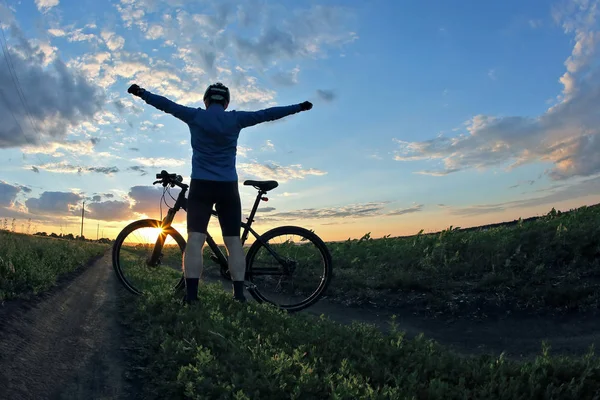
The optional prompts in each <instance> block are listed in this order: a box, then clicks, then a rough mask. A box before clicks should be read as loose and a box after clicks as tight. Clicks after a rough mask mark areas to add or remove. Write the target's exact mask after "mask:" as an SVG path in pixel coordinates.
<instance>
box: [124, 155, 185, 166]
mask: <svg viewBox="0 0 600 400" xmlns="http://www.w3.org/2000/svg"><path fill="white" fill-rule="evenodd" d="M132 161H136V162H138V163H140V164H142V165H143V166H146V167H157V168H160V167H181V166H182V165H185V163H186V162H187V161H185V160H179V159H175V158H163V157H156V158H148V157H138V158H134V159H133V160H132Z"/></svg>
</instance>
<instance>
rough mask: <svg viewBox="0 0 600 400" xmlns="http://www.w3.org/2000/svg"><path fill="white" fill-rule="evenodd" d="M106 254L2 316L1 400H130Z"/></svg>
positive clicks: (113, 284) (113, 282)
mask: <svg viewBox="0 0 600 400" xmlns="http://www.w3.org/2000/svg"><path fill="white" fill-rule="evenodd" d="M117 285H118V281H117V279H116V276H115V275H114V272H113V270H112V268H111V264H110V252H107V253H106V254H105V255H104V256H103V257H102V258H101V259H99V260H97V261H96V262H94V263H93V264H91V265H90V266H89V267H87V268H86V270H85V271H83V272H82V273H81V274H79V275H77V276H76V277H75V278H74V279H73V280H71V281H69V282H65V283H64V287H62V288H61V290H56V291H54V292H53V293H51V294H50V295H48V296H47V297H46V298H44V299H43V300H41V301H39V302H37V304H34V305H33V306H29V307H19V309H17V310H11V312H10V313H8V315H6V316H5V320H4V321H3V323H2V330H1V331H0V387H1V388H2V395H1V396H0V397H1V398H5V399H11V400H17V399H92V398H93V399H121V398H123V399H125V398H127V399H130V398H132V397H131V393H129V387H128V385H127V383H126V381H125V379H124V373H125V368H124V358H123V355H122V352H121V350H120V338H121V337H122V334H121V329H120V326H119V324H118V321H117V318H116V317H117V312H118V309H117V295H118V291H117V290H118V288H117Z"/></svg>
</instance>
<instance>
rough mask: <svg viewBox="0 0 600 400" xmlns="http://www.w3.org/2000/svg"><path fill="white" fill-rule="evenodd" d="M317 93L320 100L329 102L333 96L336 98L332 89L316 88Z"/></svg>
mask: <svg viewBox="0 0 600 400" xmlns="http://www.w3.org/2000/svg"><path fill="white" fill-rule="evenodd" d="M317 95H318V96H319V98H320V99H321V100H324V101H327V102H331V101H333V100H335V98H336V95H335V92H334V91H333V90H323V89H318V90H317Z"/></svg>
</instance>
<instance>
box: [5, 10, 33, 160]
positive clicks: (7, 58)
mask: <svg viewBox="0 0 600 400" xmlns="http://www.w3.org/2000/svg"><path fill="white" fill-rule="evenodd" d="M0 32H2V38H3V39H4V40H3V41H2V40H0V46H1V47H2V54H3V56H4V61H6V66H7V68H8V73H9V74H10V78H11V80H12V81H13V84H14V85H15V87H16V88H17V94H18V95H19V98H20V92H19V90H18V86H17V82H16V81H15V77H14V76H13V74H14V72H13V68H11V67H12V62H9V56H10V54H9V53H8V44H7V43H6V36H5V35H4V28H3V27H2V21H0ZM2 98H3V100H4V101H5V102H6V105H7V108H8V110H9V111H10V113H11V115H12V116H13V119H14V120H15V123H16V124H17V127H18V128H19V131H20V132H21V134H22V135H23V137H24V138H25V140H26V141H27V143H29V144H30V145H31V146H32V147H34V144H33V143H31V142H30V141H29V138H28V137H27V135H26V134H25V132H24V131H23V127H22V126H21V124H20V123H19V120H18V119H17V117H16V115H15V113H14V111H13V110H12V108H11V107H10V102H9V101H8V99H7V98H6V97H4V91H2ZM21 101H22V100H21ZM25 111H26V112H27V110H25ZM35 155H36V157H37V159H38V161H39V162H40V164H44V162H43V161H42V160H41V159H40V157H39V156H38V154H37V153H35Z"/></svg>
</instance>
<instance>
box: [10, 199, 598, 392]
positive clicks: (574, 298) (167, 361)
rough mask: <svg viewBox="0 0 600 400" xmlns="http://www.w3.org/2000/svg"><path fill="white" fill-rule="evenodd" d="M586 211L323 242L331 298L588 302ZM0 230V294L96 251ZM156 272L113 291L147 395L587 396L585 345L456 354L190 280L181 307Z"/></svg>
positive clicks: (31, 284) (45, 281) (591, 364)
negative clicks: (131, 289)
mask: <svg viewBox="0 0 600 400" xmlns="http://www.w3.org/2000/svg"><path fill="white" fill-rule="evenodd" d="M598 214H599V211H598V208H595V207H590V208H584V209H580V210H577V211H576V212H573V213H570V214H566V215H550V216H548V217H546V218H543V219H540V220H538V221H535V222H532V223H527V224H523V225H517V226H515V227H512V228H494V229H491V230H488V231H486V232H476V231H470V232H460V231H455V230H448V231H445V232H442V233H440V234H437V235H419V236H416V237H413V238H403V239H392V238H386V239H381V240H372V239H370V238H369V237H368V236H366V237H364V238H363V239H361V240H356V241H348V242H345V243H337V244H331V248H332V252H333V255H334V262H335V266H334V268H335V271H336V277H335V280H334V282H333V285H332V292H333V293H334V294H337V295H339V296H342V293H343V291H344V290H349V291H352V290H353V291H354V292H352V293H351V294H350V295H349V296H347V297H346V298H347V299H348V298H352V296H356V295H358V296H365V294H366V296H367V298H377V297H376V296H385V295H392V296H400V295H401V294H402V293H407V292H408V293H425V294H427V295H428V296H431V297H430V298H431V299H434V300H435V301H436V302H434V303H433V304H434V306H435V307H439V309H442V308H443V307H444V306H443V301H442V299H454V297H455V296H457V294H460V293H463V294H464V295H465V296H467V298H468V296H469V295H473V296H476V295H477V294H478V293H479V294H481V293H482V294H484V295H489V294H490V293H501V294H502V293H503V294H504V297H503V298H502V299H503V300H502V301H503V302H504V303H502V304H510V302H511V301H515V300H516V301H519V300H520V299H528V298H529V299H530V303H531V304H533V305H537V306H540V305H541V306H548V307H559V308H560V307H561V306H565V304H566V305H570V307H571V308H576V309H579V308H582V307H584V306H586V305H587V306H590V305H593V304H595V303H594V301H595V299H596V297H595V296H597V294H596V293H597V292H587V291H586V290H584V289H585V288H586V287H590V285H591V287H592V288H595V286H593V285H595V282H596V281H595V280H594V277H595V275H594V267H597V262H598V261H597V259H598V247H597V246H598V243H599V241H598V239H599V238H598V227H597V226H598V224H597V222H598ZM0 235H2V236H0V243H2V247H1V248H0V257H2V264H1V268H2V269H0V271H1V272H0V274H1V275H0V277H1V278H2V281H0V282H1V285H2V286H0V287H1V288H2V291H3V293H11V294H12V295H17V294H18V293H23V292H27V291H36V290H37V291H39V290H43V287H48V286H49V285H51V282H52V281H53V280H54V279H56V276H59V275H60V274H62V273H64V272H66V271H68V270H73V269H75V268H77V266H78V265H81V264H82V263H84V262H85V261H86V260H88V259H89V258H90V257H93V256H94V255H95V254H96V255H97V254H99V253H101V252H102V251H103V250H104V249H106V246H104V247H102V245H100V246H95V247H94V246H90V244H89V243H83V242H72V241H59V240H54V239H47V238H31V237H26V236H23V235H18V236H17V235H14V234H4V233H0ZM129 257H130V258H131V261H132V262H131V264H130V265H129V267H130V271H132V276H137V277H138V279H139V282H140V283H139V284H141V285H145V281H144V279H145V278H144V276H145V275H144V274H143V273H142V271H141V270H139V271H138V270H136V264H135V261H134V259H136V258H137V257H135V254H134V253H131V255H130V256H129ZM596 269H597V268H596ZM166 271H167V272H164V271H163V272H161V273H159V274H157V275H155V276H153V279H152V284H153V285H155V286H154V287H153V290H151V291H150V292H149V293H148V294H147V295H145V296H134V297H132V296H131V295H129V294H126V295H125V296H122V297H121V298H120V306H121V310H122V313H121V315H120V318H121V322H123V323H124V324H125V326H126V327H127V330H128V336H127V337H128V339H127V343H124V345H125V347H126V348H128V349H129V350H127V351H128V362H129V363H130V365H129V367H130V368H129V370H130V374H133V376H134V377H135V378H136V379H137V380H139V382H141V385H140V388H141V389H140V390H142V391H143V394H142V395H143V397H144V398H147V399H153V398H158V399H162V398H188V399H205V398H210V399H256V398H260V399H281V398H290V399H322V398H331V399H550V398H560V399H593V398H599V396H600V389H599V388H600V359H599V358H598V357H597V356H595V355H594V353H593V351H592V349H591V350H590V352H589V353H588V354H587V355H586V356H584V357H565V356H561V357H556V356H553V355H552V354H551V353H550V350H549V349H548V348H547V347H545V346H541V349H540V354H539V356H538V357H537V358H536V359H535V360H533V361H527V362H517V361H511V360H507V359H505V358H504V357H503V356H500V357H492V356H479V357H460V356H458V355H457V354H455V353H453V352H451V351H449V350H447V349H445V348H444V347H442V346H440V345H439V344H437V343H436V342H434V341H432V340H429V339H427V338H425V337H423V336H419V337H417V338H414V339H407V338H406V336H405V334H404V333H403V332H400V331H398V330H396V329H393V330H392V331H391V332H389V333H383V332H380V331H378V330H377V329H376V328H374V327H372V326H369V325H364V324H354V325H352V326H343V325H340V324H337V323H334V322H332V321H329V320H328V319H326V318H323V317H322V318H315V317H312V316H309V315H304V314H300V315H298V314H294V315H288V314H285V313H283V312H280V311H278V310H276V309H274V308H273V307H269V306H267V305H258V304H255V303H249V304H246V305H241V304H238V303H234V302H232V301H231V299H230V293H227V292H225V291H223V290H222V288H221V286H220V285H218V284H217V285H202V290H201V292H200V301H201V303H200V306H192V307H189V306H182V305H181V303H180V296H179V295H174V294H173V293H172V292H170V291H169V290H168V287H170V285H171V284H172V282H173V280H172V279H173V278H174V277H175V275H176V274H178V272H176V271H168V270H166ZM505 287H508V288H510V290H507V289H505ZM7 288H8V289H7ZM527 290H528V291H529V297H527V296H526V295H525V293H526V291H527ZM371 293H375V295H374V296H373V297H370V296H371ZM551 293H554V294H555V296H554V297H551V296H550V294H551ZM559 293H562V297H561V296H559V295H557V294H559ZM3 296H6V294H3ZM342 297H343V296H342ZM380 298H383V297H380ZM483 298H484V299H485V298H486V297H483ZM453 301H454V300H453ZM455 312H461V310H460V309H457V310H455Z"/></svg>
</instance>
